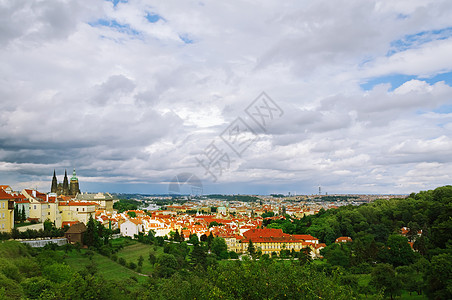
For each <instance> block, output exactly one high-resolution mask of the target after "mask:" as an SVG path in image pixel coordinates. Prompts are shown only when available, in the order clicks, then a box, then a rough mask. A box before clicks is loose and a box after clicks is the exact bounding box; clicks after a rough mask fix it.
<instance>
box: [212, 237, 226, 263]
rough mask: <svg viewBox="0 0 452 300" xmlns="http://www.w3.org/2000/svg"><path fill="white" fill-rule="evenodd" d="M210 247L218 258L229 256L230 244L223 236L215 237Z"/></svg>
mask: <svg viewBox="0 0 452 300" xmlns="http://www.w3.org/2000/svg"><path fill="white" fill-rule="evenodd" d="M210 247H211V250H212V252H213V253H215V255H216V256H217V257H218V258H228V253H227V252H228V246H227V245H226V241H225V240H224V239H223V238H220V237H216V238H214V239H213V240H212V244H211V246H210Z"/></svg>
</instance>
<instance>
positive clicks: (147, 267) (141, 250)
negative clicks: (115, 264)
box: [116, 240, 163, 275]
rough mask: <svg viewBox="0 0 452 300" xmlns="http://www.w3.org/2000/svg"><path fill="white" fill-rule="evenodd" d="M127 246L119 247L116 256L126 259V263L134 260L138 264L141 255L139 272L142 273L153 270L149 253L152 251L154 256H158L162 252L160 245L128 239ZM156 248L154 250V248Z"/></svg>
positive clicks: (149, 272) (148, 272)
mask: <svg viewBox="0 0 452 300" xmlns="http://www.w3.org/2000/svg"><path fill="white" fill-rule="evenodd" d="M129 242H130V243H128V245H127V246H125V247H124V248H123V249H121V250H120V251H119V252H118V253H117V254H116V255H117V256H118V258H120V257H122V258H124V259H125V260H126V262H127V263H130V262H134V263H135V264H137V265H138V259H139V257H140V255H141V256H143V258H144V261H143V266H142V267H141V273H143V274H148V275H149V274H151V273H152V271H153V270H154V266H153V265H151V264H150V263H149V260H148V257H149V253H150V252H153V253H154V254H155V256H159V255H160V254H162V253H163V248H162V247H156V246H154V245H146V244H141V243H139V242H136V241H130V240H129ZM154 248H156V250H154Z"/></svg>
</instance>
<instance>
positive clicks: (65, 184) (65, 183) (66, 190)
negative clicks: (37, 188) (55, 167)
mask: <svg viewBox="0 0 452 300" xmlns="http://www.w3.org/2000/svg"><path fill="white" fill-rule="evenodd" d="M63 195H65V196H67V195H69V181H68V180H67V170H66V169H65V170H64V179H63Z"/></svg>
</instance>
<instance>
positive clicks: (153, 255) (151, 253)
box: [148, 252, 157, 265]
mask: <svg viewBox="0 0 452 300" xmlns="http://www.w3.org/2000/svg"><path fill="white" fill-rule="evenodd" d="M148 260H149V263H150V264H151V265H153V264H155V262H156V261H157V257H156V256H155V254H154V252H149V257H148Z"/></svg>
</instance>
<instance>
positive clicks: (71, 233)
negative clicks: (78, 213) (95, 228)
mask: <svg viewBox="0 0 452 300" xmlns="http://www.w3.org/2000/svg"><path fill="white" fill-rule="evenodd" d="M85 231H86V226H85V224H83V223H81V222H77V223H76V224H74V225H72V226H71V227H70V228H69V229H68V230H67V231H66V232H65V234H64V237H65V238H67V241H68V242H69V243H71V244H76V243H79V244H80V245H83V233H84V232H85Z"/></svg>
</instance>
